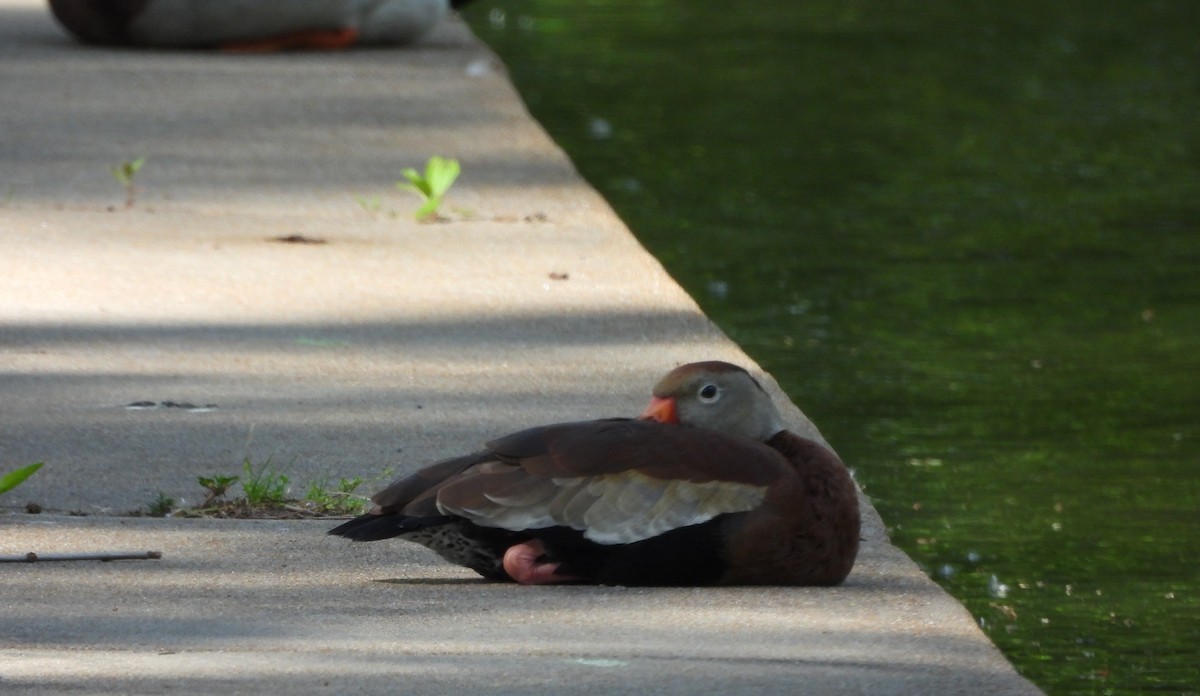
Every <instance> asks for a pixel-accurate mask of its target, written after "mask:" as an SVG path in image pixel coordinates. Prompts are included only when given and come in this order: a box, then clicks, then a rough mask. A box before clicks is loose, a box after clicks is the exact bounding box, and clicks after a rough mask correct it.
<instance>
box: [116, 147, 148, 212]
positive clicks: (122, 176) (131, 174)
mask: <svg viewBox="0 0 1200 696" xmlns="http://www.w3.org/2000/svg"><path fill="white" fill-rule="evenodd" d="M145 163H146V158H145V157H139V158H137V159H135V160H127V161H125V162H122V163H120V164H118V165H116V166H114V167H112V168H111V169H110V171H111V172H112V175H113V178H114V179H116V180H117V183H119V184H120V185H122V186H124V187H125V207H126V208H132V207H133V201H134V198H136V197H137V185H136V184H135V183H134V178H136V177H137V173H138V170H140V169H141V168H142V165H143V164H145Z"/></svg>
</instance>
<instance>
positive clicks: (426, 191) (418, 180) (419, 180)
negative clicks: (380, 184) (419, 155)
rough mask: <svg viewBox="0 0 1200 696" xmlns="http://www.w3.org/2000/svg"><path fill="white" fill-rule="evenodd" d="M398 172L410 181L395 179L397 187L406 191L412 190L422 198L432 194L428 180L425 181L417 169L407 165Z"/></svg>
mask: <svg viewBox="0 0 1200 696" xmlns="http://www.w3.org/2000/svg"><path fill="white" fill-rule="evenodd" d="M400 173H401V174H403V175H404V178H405V179H408V180H409V181H410V182H411V183H408V184H405V183H404V182H401V181H397V182H396V186H397V187H399V188H401V189H404V190H406V191H414V192H416V193H418V194H420V195H421V196H422V197H424V198H429V197H430V196H432V195H433V190H432V189H431V188H430V186H429V181H427V180H426V179H425V177H423V176H421V174H420V173H419V172H417V170H415V169H413V168H412V167H409V168H408V169H405V170H404V171H402V172H400Z"/></svg>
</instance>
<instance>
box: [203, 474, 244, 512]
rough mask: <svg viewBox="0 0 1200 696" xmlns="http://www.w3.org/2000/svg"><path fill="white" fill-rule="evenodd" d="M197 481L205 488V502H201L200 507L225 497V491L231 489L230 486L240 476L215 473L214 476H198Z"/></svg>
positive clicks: (207, 505) (208, 505)
mask: <svg viewBox="0 0 1200 696" xmlns="http://www.w3.org/2000/svg"><path fill="white" fill-rule="evenodd" d="M196 481H198V482H199V483H200V485H201V486H202V487H203V488H204V490H205V494H204V502H203V503H200V507H202V508H206V507H210V506H211V505H213V504H214V503H216V502H217V500H218V499H220V498H222V497H224V495H225V493H226V492H228V491H229V487H230V486H232V485H233V484H235V483H237V482H238V477H237V476H221V475H220V474H213V475H212V476H197V477H196Z"/></svg>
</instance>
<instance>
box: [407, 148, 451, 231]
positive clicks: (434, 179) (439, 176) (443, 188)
mask: <svg viewBox="0 0 1200 696" xmlns="http://www.w3.org/2000/svg"><path fill="white" fill-rule="evenodd" d="M461 171H462V167H460V166H459V164H458V160H455V159H447V158H445V157H438V156H437V155H434V156H433V157H430V158H429V161H428V162H426V163H425V174H424V176H422V175H421V174H420V173H419V172H418V171H417V170H415V169H413V168H411V167H410V168H408V169H405V170H404V171H402V172H400V173H401V174H403V175H404V178H405V179H408V183H405V182H403V181H397V182H396V187H397V188H400V189H402V190H405V191H412V192H414V193H416V194H417V195H418V196H420V197H421V200H423V201H424V204H422V205H421V207H420V208H418V209H417V212H416V218H417V219H418V220H429V219H435V218H437V211H438V208H440V207H441V205H442V197H443V196H445V195H446V192H447V191H449V190H450V187H451V186H453V185H454V180H455V179H457V178H458V175H459V172H461Z"/></svg>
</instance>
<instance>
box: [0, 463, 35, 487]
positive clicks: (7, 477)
mask: <svg viewBox="0 0 1200 696" xmlns="http://www.w3.org/2000/svg"><path fill="white" fill-rule="evenodd" d="M40 468H42V462H38V463H36V464H30V465H29V466H23V467H21V468H20V469H17V470H15V471H10V472H8V473H7V474H4V475H3V476H0V493H7V492H9V491H11V490H12V489H14V488H16V487H17V486H19V485H21V484H22V483H25V479H27V478H29V477H30V476H33V474H34V472H36V471H37V470H38V469H40Z"/></svg>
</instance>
